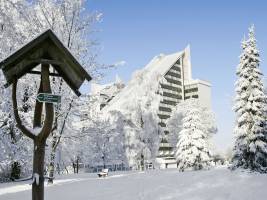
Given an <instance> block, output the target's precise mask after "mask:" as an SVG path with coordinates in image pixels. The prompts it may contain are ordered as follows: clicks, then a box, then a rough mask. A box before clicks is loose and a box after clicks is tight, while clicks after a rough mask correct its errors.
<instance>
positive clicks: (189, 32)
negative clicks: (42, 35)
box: [87, 0, 267, 149]
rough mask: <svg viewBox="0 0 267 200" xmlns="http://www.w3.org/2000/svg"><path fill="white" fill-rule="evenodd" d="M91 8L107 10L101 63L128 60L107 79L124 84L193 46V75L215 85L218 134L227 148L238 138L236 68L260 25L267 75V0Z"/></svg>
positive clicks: (91, 4) (113, 2) (97, 3)
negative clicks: (246, 40) (245, 41)
mask: <svg viewBox="0 0 267 200" xmlns="http://www.w3.org/2000/svg"><path fill="white" fill-rule="evenodd" d="M87 8H88V9H89V10H97V11H100V12H102V13H103V21H102V22H101V23H100V24H98V25H97V29H98V30H100V32H98V33H97V34H96V36H97V39H98V40H99V42H100V47H101V51H100V57H99V61H100V62H102V63H106V64H112V63H116V62H120V63H121V64H124V65H123V66H121V67H119V68H118V69H116V70H111V71H109V72H108V74H107V76H106V77H105V78H104V80H103V81H102V82H103V83H107V82H110V81H114V79H115V75H116V74H118V75H119V76H120V77H121V78H122V80H123V81H124V82H126V83H127V81H128V80H129V79H130V78H131V75H132V73H133V72H134V71H135V70H136V69H140V68H142V67H143V66H145V65H146V64H147V63H148V62H149V61H150V59H152V58H153V57H154V56H156V55H158V54H160V53H165V54H169V53H174V52H177V51H181V50H183V49H184V48H185V47H186V45H187V44H190V45H191V61H192V73H193V78H199V79H204V80H208V81H209V82H211V84H212V108H213V111H214V112H215V114H216V119H217V124H218V129H219V131H218V134H217V135H216V136H215V142H216V145H217V146H218V148H219V149H226V148H228V147H230V146H231V144H232V141H233V133H232V129H233V124H234V113H233V112H232V110H231V107H232V103H233V96H234V82H235V80H236V76H235V70H236V66H237V64H238V62H239V58H238V57H239V55H240V41H241V39H242V38H243V36H244V35H245V34H247V32H248V27H249V26H250V25H251V24H252V23H253V24H255V27H256V38H257V40H258V48H259V50H260V52H261V60H262V62H261V70H262V72H263V73H264V74H266V75H267V68H266V65H267V63H266V60H267V26H266V24H267V3H266V1H262V0H253V1H248V0H235V1H233V0H223V1H214V0H201V1H197V0H195V1H194V0H186V1H185V0H88V1H87Z"/></svg>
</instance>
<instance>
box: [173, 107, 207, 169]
mask: <svg viewBox="0 0 267 200" xmlns="http://www.w3.org/2000/svg"><path fill="white" fill-rule="evenodd" d="M175 156H176V160H177V167H178V169H179V170H181V171H184V170H186V169H189V170H200V169H205V168H208V167H209V166H210V162H211V155H210V151H209V148H208V141H207V134H206V133H205V132H204V127H203V124H202V123H201V113H200V110H199V109H198V108H197V107H195V108H192V109H190V110H188V111H187V112H186V115H185V117H184V118H183V128H182V130H181V131H180V133H179V136H178V143H177V151H176V154H175Z"/></svg>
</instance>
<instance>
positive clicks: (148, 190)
mask: <svg viewBox="0 0 267 200" xmlns="http://www.w3.org/2000/svg"><path fill="white" fill-rule="evenodd" d="M64 179H65V180H66V181H64V180H61V181H59V180H58V181H59V183H58V184H55V185H53V186H49V187H47V188H46V190H45V199H49V200H57V199H64V200H73V199H76V200H91V199H92V200H117V199H121V200H174V199H175V200H176V199H177V200H252V199H255V200H260V199H266V196H267V190H266V185H267V175H266V174H258V173H248V172H242V171H234V172H232V171H230V170H228V169H227V168H218V169H212V170H209V171H187V172H178V171H177V170H175V169H173V170H151V171H145V172H137V171H131V172H127V173H122V174H112V173H111V174H110V175H109V176H108V177H107V178H97V177H96V174H79V175H76V176H75V175H69V176H67V177H65V178H64ZM24 184H25V183H24ZM13 185H14V184H1V185H0V200H15V199H19V200H28V199H30V196H31V191H30V190H25V191H23V192H22V191H21V190H20V192H16V193H15V190H16V187H17V188H21V187H22V186H21V184H19V185H17V186H16V187H13V188H12V190H10V189H8V188H10V187H12V186H13ZM26 185H28V184H26ZM5 191H11V192H12V191H13V193H8V194H5Z"/></svg>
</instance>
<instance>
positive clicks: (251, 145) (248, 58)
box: [233, 25, 267, 172]
mask: <svg viewBox="0 0 267 200" xmlns="http://www.w3.org/2000/svg"><path fill="white" fill-rule="evenodd" d="M242 50H243V52H242V54H241V56H240V63H239V65H238V67H237V72H236V74H237V77H238V78H237V81H236V84H235V92H236V97H235V105H234V111H235V113H236V124H235V129H234V133H235V137H236V140H235V146H234V155H233V168H237V167H241V168H245V169H250V170H253V171H259V172H267V137H266V96H265V94H264V86H263V81H262V73H261V71H260V69H259V64H260V58H259V51H258V49H257V44H256V39H255V32H254V26H253V25H252V26H251V27H250V28H249V38H248V40H244V41H243V42H242Z"/></svg>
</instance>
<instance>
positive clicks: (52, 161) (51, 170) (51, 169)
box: [48, 136, 57, 184]
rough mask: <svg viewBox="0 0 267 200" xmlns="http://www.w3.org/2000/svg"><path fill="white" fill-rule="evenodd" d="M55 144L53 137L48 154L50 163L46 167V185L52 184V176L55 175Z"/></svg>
mask: <svg viewBox="0 0 267 200" xmlns="http://www.w3.org/2000/svg"><path fill="white" fill-rule="evenodd" d="M56 144H57V137H56V136H53V141H52V150H51V153H50V163H49V167H48V174H49V175H48V176H49V179H48V183H49V184H53V180H54V174H55V158H56V149H57V148H56Z"/></svg>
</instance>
